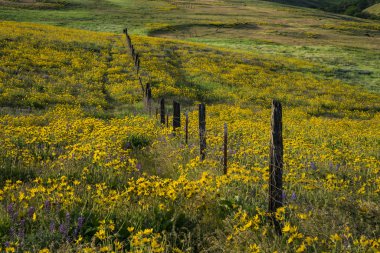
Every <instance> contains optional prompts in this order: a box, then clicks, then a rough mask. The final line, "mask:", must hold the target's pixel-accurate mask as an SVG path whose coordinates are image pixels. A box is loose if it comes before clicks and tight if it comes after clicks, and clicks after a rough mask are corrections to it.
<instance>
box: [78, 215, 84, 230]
mask: <svg viewBox="0 0 380 253" xmlns="http://www.w3.org/2000/svg"><path fill="white" fill-rule="evenodd" d="M84 221H85V219H84V217H83V216H79V218H78V229H79V230H81V229H82V228H83V225H84Z"/></svg>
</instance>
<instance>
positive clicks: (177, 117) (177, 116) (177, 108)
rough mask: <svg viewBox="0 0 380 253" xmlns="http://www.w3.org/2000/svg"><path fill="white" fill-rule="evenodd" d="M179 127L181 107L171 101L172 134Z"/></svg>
mask: <svg viewBox="0 0 380 253" xmlns="http://www.w3.org/2000/svg"><path fill="white" fill-rule="evenodd" d="M179 127H181V105H180V104H179V103H178V102H176V101H173V132H175V131H176V129H177V128H179Z"/></svg>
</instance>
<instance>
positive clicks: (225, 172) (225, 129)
mask: <svg viewBox="0 0 380 253" xmlns="http://www.w3.org/2000/svg"><path fill="white" fill-rule="evenodd" d="M227 141H228V129H227V123H224V146H223V173H224V175H227V144H228V143H227Z"/></svg>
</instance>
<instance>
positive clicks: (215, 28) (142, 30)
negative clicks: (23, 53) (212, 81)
mask: <svg viewBox="0 0 380 253" xmlns="http://www.w3.org/2000/svg"><path fill="white" fill-rule="evenodd" d="M0 19H3V20H14V21H22V22H37V23H44V24H51V25H57V26H66V27H72V28H79V29H87V30H93V31H108V32H116V33H121V31H122V29H123V28H125V27H128V29H129V32H130V33H132V34H141V35H151V36H158V37H166V38H175V39H180V40H188V41H196V42H202V43H206V44H209V45H214V46H220V47H225V48H236V49H239V50H243V51H251V50H252V51H256V52H262V53H265V54H273V55H281V56H286V57H295V58H298V59H302V60H307V61H312V62H313V63H316V64H318V65H319V66H320V67H318V68H317V69H316V70H315V72H318V71H319V76H320V77H321V78H327V79H329V78H331V77H333V78H338V79H341V80H342V81H344V82H346V83H350V84H353V85H358V86H360V87H363V88H365V89H367V90H369V91H373V92H379V90H380V77H379V76H380V73H379V69H378V67H377V66H378V65H379V62H380V60H379V58H380V30H379V29H378V28H376V27H379V26H380V22H377V21H368V20H362V19H358V18H354V17H348V16H342V15H337V14H332V13H326V12H322V11H319V10H314V9H308V8H300V7H291V6H286V5H283V4H277V3H271V2H263V1H257V0H252V1H246V0H236V1H221V0H217V1H213V2H199V1H196V2H194V1H183V2H180V3H178V2H170V1H164V0H158V1H148V0H141V1H131V0H126V1H121V0H111V1H105V0H101V1H93V0H85V1H78V0H70V1H67V4H66V5H65V6H64V7H61V8H57V9H31V8H20V7H9V6H1V2H0ZM195 20H196V22H195ZM371 26H373V27H375V28H374V29H367V28H366V27H371Z"/></svg>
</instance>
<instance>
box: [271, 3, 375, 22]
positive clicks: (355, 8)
mask: <svg viewBox="0 0 380 253" xmlns="http://www.w3.org/2000/svg"><path fill="white" fill-rule="evenodd" d="M269 1H271V2H277V3H283V4H291V5H297V6H304V7H311V8H317V9H321V10H324V11H330V12H336V13H342V14H346V15H351V16H358V17H364V18H378V17H376V16H372V15H371V14H369V13H365V12H363V10H364V9H366V8H368V7H370V6H372V5H374V4H377V3H380V0H269Z"/></svg>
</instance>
